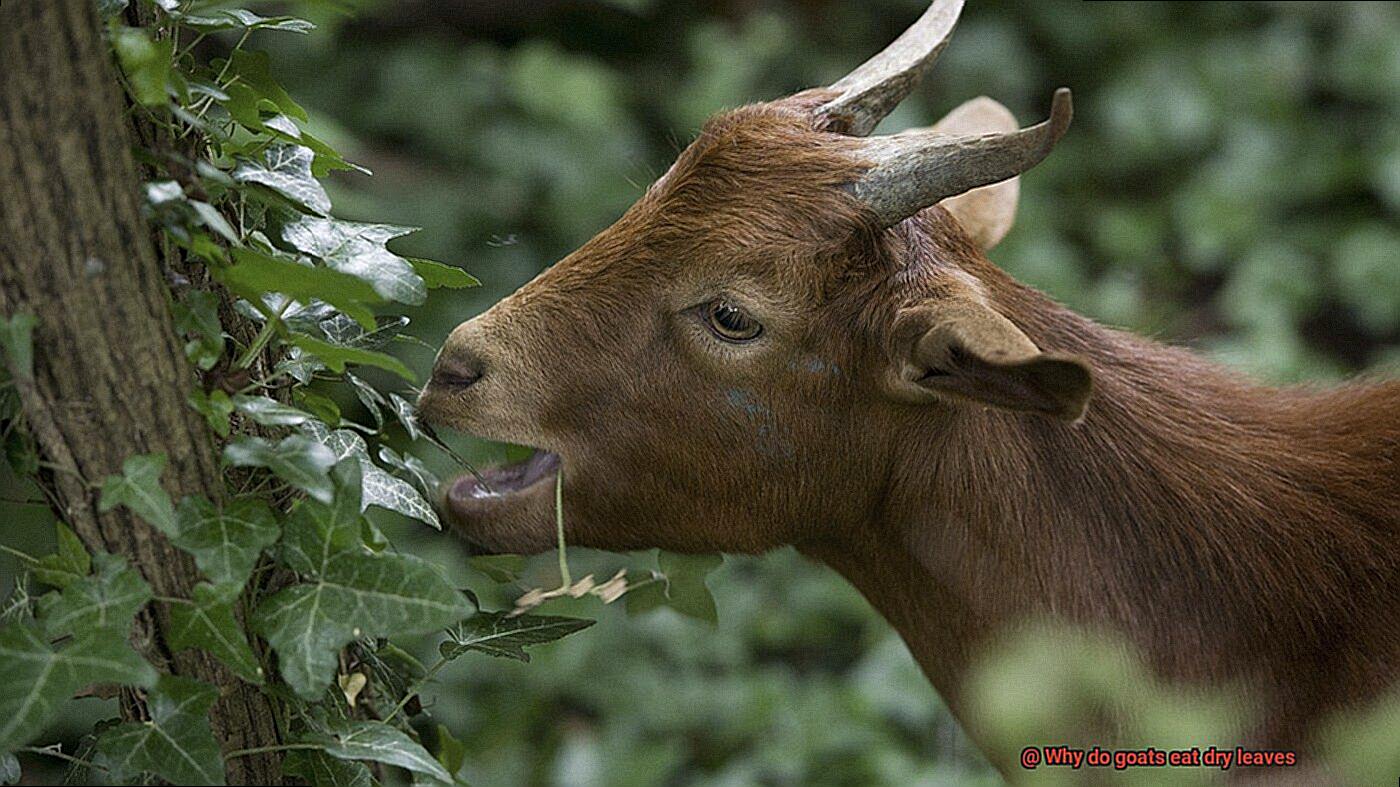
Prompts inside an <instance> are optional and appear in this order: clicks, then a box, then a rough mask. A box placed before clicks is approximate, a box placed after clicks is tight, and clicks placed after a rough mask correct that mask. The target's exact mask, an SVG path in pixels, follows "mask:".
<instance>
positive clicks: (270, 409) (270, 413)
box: [233, 394, 311, 426]
mask: <svg viewBox="0 0 1400 787" xmlns="http://www.w3.org/2000/svg"><path fill="white" fill-rule="evenodd" d="M233 406H234V407H236V408H238V412H240V413H243V414H244V415H246V416H248V417H249V418H251V419H253V422H254V423H257V424H261V425H262V426H297V425H298V424H304V423H306V422H307V421H308V420H310V418H311V414H310V413H306V412H303V411H301V410H298V409H297V408H295V407H292V406H291V405H289V404H283V403H281V402H279V401H277V400H276V399H273V398H271V397H268V396H248V395H246V394H235V395H234V397H233Z"/></svg>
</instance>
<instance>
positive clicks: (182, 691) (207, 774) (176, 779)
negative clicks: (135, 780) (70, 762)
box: [97, 675, 224, 785]
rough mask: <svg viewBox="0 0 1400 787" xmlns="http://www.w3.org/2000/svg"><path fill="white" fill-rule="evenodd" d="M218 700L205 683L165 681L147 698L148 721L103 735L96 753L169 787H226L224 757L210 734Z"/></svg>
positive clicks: (171, 678)
mask: <svg viewBox="0 0 1400 787" xmlns="http://www.w3.org/2000/svg"><path fill="white" fill-rule="evenodd" d="M218 698H219V690H218V689H217V688H215V687H213V686H211V685H209V684H207V683H201V682H199V681H196V680H190V679H189V678H181V677H178V676H175V675H162V676H160V680H159V681H157V683H156V687H155V689H154V690H153V691H151V692H150V693H149V694H148V695H147V696H146V708H147V709H148V710H149V711H150V720H149V721H143V722H126V723H124V724H119V725H117V726H115V727H111V728H109V729H107V730H105V731H103V732H102V734H101V735H99V736H98V738H97V751H98V752H100V753H101V754H102V755H103V756H105V757H106V758H107V759H109V760H110V761H111V762H112V763H113V764H115V765H116V766H117V768H118V769H119V770H121V771H127V772H137V771H144V772H148V773H153V774H155V775H157V776H159V777H160V778H162V779H164V780H166V781H168V782H170V783H171V784H187V785H203V784H223V783H224V761H223V756H222V755H221V754H220V752H219V743H218V741H216V740H214V733H213V731H212V730H211V729H210V728H209V708H210V707H211V706H213V704H214V701H215V700H217V699H218Z"/></svg>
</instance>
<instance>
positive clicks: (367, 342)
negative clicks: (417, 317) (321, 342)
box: [316, 314, 408, 350]
mask: <svg viewBox="0 0 1400 787" xmlns="http://www.w3.org/2000/svg"><path fill="white" fill-rule="evenodd" d="M407 326H408V318H407V317H405V316H403V315H402V314H384V315H380V316H378V317H375V318H374V325H373V327H369V326H362V325H360V324H359V323H357V322H355V321H354V320H351V319H349V318H347V317H346V316H345V315H344V314H336V315H333V316H331V317H328V318H326V319H324V320H321V321H320V322H318V323H316V327H317V328H318V329H320V331H321V333H323V334H325V336H326V341H328V342H330V343H331V344H338V345H341V346H342V347H358V348H360V349H362V350H381V349H383V348H384V346H385V345H387V344H388V343H389V342H391V341H393V340H394V338H395V337H397V336H399V335H401V334H402V333H403V329H404V328H406V327H407Z"/></svg>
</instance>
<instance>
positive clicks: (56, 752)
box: [15, 746, 107, 771]
mask: <svg viewBox="0 0 1400 787" xmlns="http://www.w3.org/2000/svg"><path fill="white" fill-rule="evenodd" d="M15 751H22V752H25V753H27V754H39V755H42V756H44V757H55V758H57V759H60V760H67V761H68V762H71V763H73V764H74V765H81V766H83V767H85V768H96V769H98V770H99V771H106V770H107V768H106V766H103V765H98V764H97V763H95V762H92V761H91V760H84V759H83V758H81V757H74V756H73V755H71V754H64V753H63V751H62V750H61V749H46V748H44V747H42V746H20V747H19V748H18V749H15Z"/></svg>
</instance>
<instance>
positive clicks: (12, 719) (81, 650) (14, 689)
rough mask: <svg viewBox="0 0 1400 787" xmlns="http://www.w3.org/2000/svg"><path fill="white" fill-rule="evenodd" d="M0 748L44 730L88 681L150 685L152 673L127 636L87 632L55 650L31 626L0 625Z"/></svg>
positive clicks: (12, 746)
mask: <svg viewBox="0 0 1400 787" xmlns="http://www.w3.org/2000/svg"><path fill="white" fill-rule="evenodd" d="M0 672H3V674H4V676H5V680H4V681H0V751H9V750H11V749H13V748H15V747H16V746H18V745H21V744H23V743H26V742H27V741H28V740H29V739H30V738H32V737H34V736H35V735H38V734H40V733H42V732H43V731H44V728H45V727H46V726H47V725H48V723H49V722H50V721H52V720H53V718H54V717H55V716H56V715H57V714H58V711H59V710H60V709H61V708H62V706H63V703H64V702H66V701H67V700H68V698H70V697H72V696H73V694H74V692H76V691H77V690H78V689H81V688H82V687H83V686H86V685H88V684H90V683H120V684H123V685H128V686H149V685H151V684H153V683H155V681H156V671H155V670H154V669H152V668H151V665H149V664H147V663H146V662H145V661H144V660H142V659H141V657H140V656H138V655H136V653H135V652H134V651H133V650H132V649H131V648H130V647H128V646H127V644H126V637H113V636H110V635H107V634H103V633H98V632H89V633H86V634H84V635H82V636H81V637H79V638H78V639H77V640H75V641H73V642H70V643H69V644H68V645H67V647H64V648H63V649H62V650H54V648H53V647H52V646H50V645H49V643H48V642H46V641H44V638H43V637H41V636H40V634H39V632H38V631H37V630H36V629H35V628H34V627H32V626H27V625H22V624H11V625H9V626H6V627H4V628H3V629H0Z"/></svg>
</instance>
